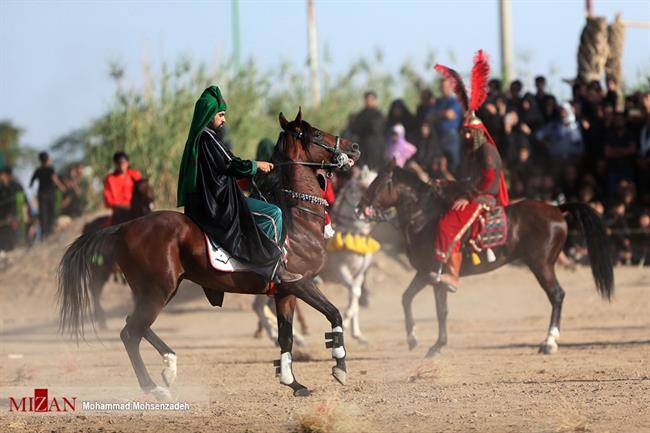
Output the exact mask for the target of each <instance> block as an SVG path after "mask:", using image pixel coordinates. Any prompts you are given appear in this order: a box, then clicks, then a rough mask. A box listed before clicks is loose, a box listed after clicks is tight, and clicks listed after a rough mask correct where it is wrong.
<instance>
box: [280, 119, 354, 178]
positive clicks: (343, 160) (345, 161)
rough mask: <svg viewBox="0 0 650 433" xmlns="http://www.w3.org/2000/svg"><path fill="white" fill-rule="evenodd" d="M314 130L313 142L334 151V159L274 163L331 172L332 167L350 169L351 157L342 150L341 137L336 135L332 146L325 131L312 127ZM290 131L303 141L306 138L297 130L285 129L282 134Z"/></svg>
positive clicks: (293, 135) (331, 151)
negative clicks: (324, 135)
mask: <svg viewBox="0 0 650 433" xmlns="http://www.w3.org/2000/svg"><path fill="white" fill-rule="evenodd" d="M312 130H313V137H312V139H311V143H313V144H315V145H316V146H319V147H322V148H323V149H325V150H327V151H328V152H330V153H332V155H333V156H332V160H331V161H330V162H325V161H323V162H306V161H285V162H279V163H277V164H274V165H305V166H308V167H318V168H321V169H324V170H328V171H329V173H331V170H332V169H340V170H341V169H345V168H346V167H347V168H348V169H349V168H350V157H349V156H348V155H347V154H346V153H345V152H341V137H340V136H338V135H336V136H335V137H336V144H335V145H334V146H333V147H332V146H328V145H327V144H326V143H325V140H324V139H323V131H321V130H319V129H316V128H312ZM285 133H288V134H290V135H291V136H292V137H294V138H296V139H298V140H300V141H302V140H303V138H304V135H305V134H304V133H303V132H302V131H300V132H295V131H284V132H282V134H285ZM329 173H328V175H329Z"/></svg>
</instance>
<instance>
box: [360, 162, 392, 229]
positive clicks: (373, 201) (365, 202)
mask: <svg viewBox="0 0 650 433" xmlns="http://www.w3.org/2000/svg"><path fill="white" fill-rule="evenodd" d="M395 165H396V164H395V159H391V160H390V161H389V162H388V164H386V165H385V166H384V168H382V169H381V170H380V171H379V173H377V177H375V180H373V181H372V183H371V184H370V186H369V187H368V189H367V190H366V192H365V193H364V194H363V197H361V200H360V201H359V204H358V205H357V209H356V213H357V215H358V216H359V217H360V218H362V219H363V218H365V219H369V220H373V221H385V220H387V219H388V216H387V211H388V209H390V208H391V207H394V206H396V205H397V202H398V201H399V191H398V190H397V188H395V185H394V183H393V177H394V174H395Z"/></svg>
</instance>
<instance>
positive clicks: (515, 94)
mask: <svg viewBox="0 0 650 433" xmlns="http://www.w3.org/2000/svg"><path fill="white" fill-rule="evenodd" d="M523 89H524V85H523V84H522V83H521V81H520V80H514V81H513V82H512V83H510V89H509V90H508V95H507V97H506V109H507V111H516V112H519V111H520V110H521V100H522V97H521V91H522V90H523Z"/></svg>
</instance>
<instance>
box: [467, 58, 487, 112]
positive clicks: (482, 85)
mask: <svg viewBox="0 0 650 433" xmlns="http://www.w3.org/2000/svg"><path fill="white" fill-rule="evenodd" d="M489 77H490V64H489V63H488V58H487V55H486V54H485V52H484V51H483V50H478V52H477V53H476V54H475V55H474V67H473V68H472V99H471V100H470V102H469V109H470V110H471V111H476V110H478V108H479V107H480V106H481V105H482V104H483V102H485V99H486V98H487V94H488V86H487V82H488V78H489Z"/></svg>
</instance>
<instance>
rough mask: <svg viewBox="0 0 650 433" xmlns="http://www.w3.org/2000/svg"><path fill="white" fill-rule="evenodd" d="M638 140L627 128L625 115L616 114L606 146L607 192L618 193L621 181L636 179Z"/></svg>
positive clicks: (610, 193)
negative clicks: (635, 160)
mask: <svg viewBox="0 0 650 433" xmlns="http://www.w3.org/2000/svg"><path fill="white" fill-rule="evenodd" d="M636 141H637V138H636V137H633V136H632V135H631V134H630V132H629V131H628V130H627V128H626V119H625V115H624V114H623V113H615V114H614V120H613V124H612V128H611V129H610V131H609V133H608V135H607V138H606V144H605V158H606V160H607V192H608V194H609V195H613V194H614V193H616V187H617V185H618V184H619V182H620V181H621V180H633V179H634V157H635V155H636V153H637V145H636Z"/></svg>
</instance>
